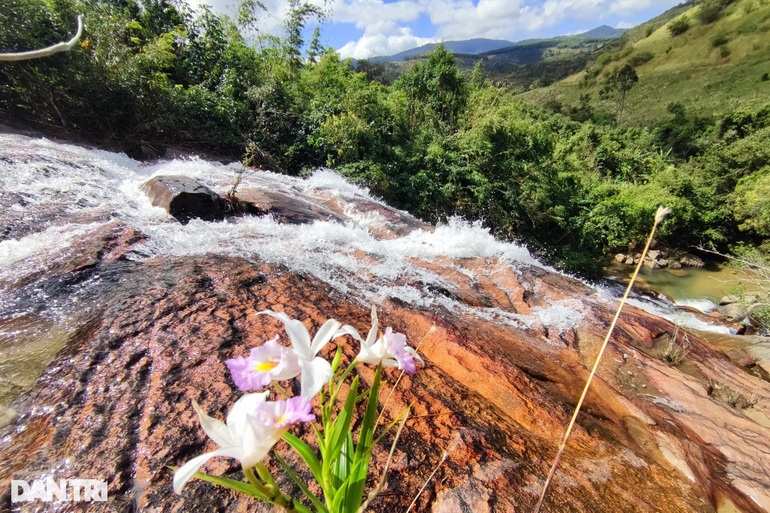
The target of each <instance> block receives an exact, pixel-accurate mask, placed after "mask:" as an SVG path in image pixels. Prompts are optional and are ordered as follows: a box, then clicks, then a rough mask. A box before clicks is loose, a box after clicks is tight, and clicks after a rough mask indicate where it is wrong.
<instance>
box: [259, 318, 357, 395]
mask: <svg viewBox="0 0 770 513" xmlns="http://www.w3.org/2000/svg"><path fill="white" fill-rule="evenodd" d="M259 313H260V314H265V315H269V316H271V317H275V318H276V319H278V320H280V321H281V322H283V325H284V327H285V329H286V334H287V335H289V340H291V346H292V350H293V351H294V354H295V355H296V356H297V358H298V360H299V367H300V371H301V374H302V377H301V378H300V386H301V393H300V395H301V397H302V398H304V399H306V400H307V401H310V400H311V399H312V398H313V397H315V396H316V394H318V392H320V391H321V389H322V388H323V386H324V385H325V384H326V383H328V382H329V380H330V379H331V377H332V366H331V364H330V363H329V362H328V361H326V360H325V359H324V358H321V357H320V356H317V355H318V353H319V352H320V351H321V349H323V348H324V346H325V345H326V344H328V343H329V342H330V341H331V340H332V339H333V338H336V337H339V336H340V335H343V334H345V333H346V332H343V331H340V327H341V326H342V323H340V322H339V321H336V320H334V319H329V320H328V321H326V322H325V323H324V324H323V325H322V326H321V328H320V329H319V330H318V332H317V333H316V334H315V337H313V340H312V341H311V340H310V333H309V332H308V331H307V328H306V327H305V325H304V324H302V322H300V321H298V320H297V319H292V318H291V317H289V316H288V315H286V314H285V313H284V312H273V311H272V310H263V311H262V312H259ZM295 376H296V374H295ZM292 377H294V376H292Z"/></svg>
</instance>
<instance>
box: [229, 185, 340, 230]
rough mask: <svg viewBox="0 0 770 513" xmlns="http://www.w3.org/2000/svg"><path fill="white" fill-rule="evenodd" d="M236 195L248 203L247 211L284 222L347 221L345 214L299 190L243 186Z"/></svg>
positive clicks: (241, 200) (242, 201)
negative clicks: (312, 199)
mask: <svg viewBox="0 0 770 513" xmlns="http://www.w3.org/2000/svg"><path fill="white" fill-rule="evenodd" d="M236 196H237V198H238V201H240V202H241V203H242V204H245V205H246V210H245V211H246V212H247V213H258V214H263V215H264V214H270V215H272V216H273V217H274V218H275V219H276V220H277V221H278V222H279V223H283V224H309V223H312V222H314V221H336V222H338V223H343V222H344V221H345V218H344V216H341V215H339V214H338V213H336V212H334V211H332V210H330V209H329V208H327V207H326V206H325V205H320V204H319V203H318V202H313V201H311V199H310V198H308V197H307V196H306V195H304V194H302V193H300V192H299V191H297V192H296V194H288V193H286V192H283V191H271V190H269V189H267V188H259V189H257V188H241V189H238V191H237V193H236Z"/></svg>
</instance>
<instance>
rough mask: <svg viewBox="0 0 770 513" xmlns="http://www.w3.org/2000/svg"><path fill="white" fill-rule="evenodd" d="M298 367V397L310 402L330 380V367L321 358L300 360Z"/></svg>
mask: <svg viewBox="0 0 770 513" xmlns="http://www.w3.org/2000/svg"><path fill="white" fill-rule="evenodd" d="M299 365H300V367H302V378H301V381H300V396H301V397H302V398H303V399H305V400H306V401H308V402H310V400H312V399H313V397H315V396H316V395H317V394H318V392H320V391H321V389H322V388H323V386H324V385H325V384H326V383H328V382H329V380H330V379H331V377H332V366H331V364H330V363H329V362H327V361H326V360H325V359H323V358H314V359H313V360H311V361H307V360H300V362H299Z"/></svg>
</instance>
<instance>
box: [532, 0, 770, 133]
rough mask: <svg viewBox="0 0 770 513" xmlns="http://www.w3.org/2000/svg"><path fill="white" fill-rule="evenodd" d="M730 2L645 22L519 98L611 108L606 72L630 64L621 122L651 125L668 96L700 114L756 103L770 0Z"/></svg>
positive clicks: (768, 83)
mask: <svg viewBox="0 0 770 513" xmlns="http://www.w3.org/2000/svg"><path fill="white" fill-rule="evenodd" d="M728 1H729V0H721V1H706V2H701V3H698V4H697V5H695V6H693V7H690V8H686V9H684V10H683V12H681V13H677V12H676V11H674V12H673V14H675V16H673V18H671V19H670V21H668V22H667V23H665V24H663V25H659V26H658V27H657V28H656V27H655V25H650V24H646V25H647V27H650V28H646V27H640V28H639V29H637V30H636V32H632V33H629V34H628V37H624V43H625V44H624V45H623V46H622V47H619V48H618V47H610V48H608V49H607V50H605V51H604V52H602V53H601V55H599V57H598V58H597V59H596V61H595V62H594V63H593V64H591V65H589V66H588V67H587V68H586V69H585V70H583V71H581V72H580V73H577V74H575V75H572V76H570V77H568V78H566V79H565V80H563V81H561V82H559V83H556V84H553V85H551V86H549V87H545V88H541V89H537V90H532V91H529V92H527V93H524V94H523V95H522V98H524V99H525V100H526V101H529V102H532V103H536V104H541V105H544V104H548V105H550V106H558V105H563V106H570V105H577V104H579V102H580V98H581V96H583V97H584V98H583V101H584V102H585V100H586V99H588V100H589V105H590V106H591V107H593V108H594V109H597V110H600V111H605V112H607V113H608V114H612V115H614V114H615V113H616V111H617V110H618V103H617V99H615V98H608V99H602V98H600V94H599V93H600V91H601V89H602V88H603V87H604V86H605V84H606V83H607V80H608V78H609V77H610V76H611V75H612V74H613V73H615V72H616V71H617V70H618V69H620V68H621V67H623V66H624V65H626V64H628V65H631V66H632V67H633V68H634V69H635V70H636V73H637V75H638V78H639V80H638V82H637V83H636V84H635V85H634V86H633V87H632V88H631V89H630V90H629V92H628V94H627V98H626V101H625V107H624V113H623V122H624V123H626V124H629V125H638V124H642V125H646V126H649V125H652V124H654V123H655V122H656V120H659V119H661V118H663V117H665V116H666V115H667V106H668V105H669V104H670V103H674V102H677V103H679V104H681V105H682V106H683V107H684V108H685V110H686V111H687V112H690V113H693V114H696V115H700V116H711V115H716V116H719V115H724V114H727V113H729V112H733V111H735V110H738V109H747V110H756V109H757V108H759V107H761V106H762V105H764V104H765V103H766V102H767V99H768V98H770V80H768V73H770V34H768V32H770V1H768V0H739V1H735V2H732V3H728ZM679 10H680V11H682V9H681V8H680V9H679ZM677 28H678V29H679V30H677ZM640 32H641V34H640ZM677 32H679V33H677ZM635 34H636V36H637V37H638V38H639V39H638V40H634V35H635ZM618 46H620V45H618ZM589 98H590V99H589Z"/></svg>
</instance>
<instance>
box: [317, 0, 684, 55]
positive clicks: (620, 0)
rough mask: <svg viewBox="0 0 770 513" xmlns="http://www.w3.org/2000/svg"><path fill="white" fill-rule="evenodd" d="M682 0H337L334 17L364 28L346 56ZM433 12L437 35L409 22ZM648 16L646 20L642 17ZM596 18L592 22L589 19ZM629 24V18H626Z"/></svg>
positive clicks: (611, 16) (530, 33)
mask: <svg viewBox="0 0 770 513" xmlns="http://www.w3.org/2000/svg"><path fill="white" fill-rule="evenodd" d="M678 2H679V0H545V1H543V0H422V1H410V0H399V1H396V2H391V3H385V1H384V0H336V1H335V2H334V4H333V8H332V18H333V19H334V20H335V21H339V22H341V23H354V24H355V25H356V27H358V28H359V29H361V30H363V35H362V36H361V38H360V39H359V40H357V41H351V42H348V43H347V44H346V45H345V46H344V47H342V48H341V49H340V52H341V53H342V54H343V55H346V56H354V57H366V56H371V55H387V54H389V53H395V52H398V51H401V50H403V49H406V48H409V47H414V46H419V45H421V44H425V43H427V42H431V41H438V40H462V39H471V38H476V37H484V38H503V39H511V40H519V39H524V38H527V37H535V36H537V35H538V31H541V30H544V29H548V28H550V27H555V26H558V25H560V24H562V23H565V22H567V21H571V20H574V21H579V22H584V23H580V25H581V26H585V25H590V24H591V23H593V24H594V25H601V24H613V25H618V24H619V23H621V21H620V19H619V18H618V17H621V16H622V17H623V19H624V20H625V19H628V18H632V17H633V15H634V14H635V13H639V12H642V11H650V10H655V9H657V10H658V11H660V12H662V11H664V10H665V9H668V8H670V7H673V6H674V5H676V4H677V3H678ZM420 15H423V16H427V17H428V18H429V19H430V21H431V23H432V24H433V27H434V29H435V36H434V37H432V38H426V37H422V38H420V37H416V36H414V35H413V34H412V32H411V31H410V30H409V26H408V23H409V22H410V21H412V20H415V19H417V17H418V16H420ZM640 21H643V20H640ZM589 22H591V23H589ZM622 23H623V24H624V25H626V26H628V25H629V24H630V23H629V22H628V21H623V22H622Z"/></svg>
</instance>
